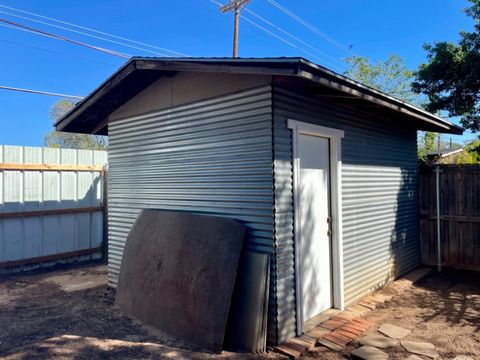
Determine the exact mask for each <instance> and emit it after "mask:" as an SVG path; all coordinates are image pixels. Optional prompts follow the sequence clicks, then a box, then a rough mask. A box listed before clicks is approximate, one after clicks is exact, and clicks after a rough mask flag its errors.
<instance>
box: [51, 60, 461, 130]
mask: <svg viewBox="0 0 480 360" xmlns="http://www.w3.org/2000/svg"><path fill="white" fill-rule="evenodd" d="M181 71H190V72H214V73H237V74H258V75H269V76H283V77H286V78H287V79H292V81H294V79H298V78H300V79H303V80H305V81H308V82H310V83H312V85H317V86H321V87H326V88H329V89H332V90H334V91H337V92H341V93H344V94H345V95H346V96H345V98H350V99H356V100H362V101H365V102H368V103H373V104H375V106H378V107H379V108H383V109H387V110H389V111H392V112H395V113H398V114H401V115H403V116H406V117H408V118H411V119H412V120H415V121H416V124H418V126H417V129H422V130H432V131H438V132H448V133H453V134H462V132H463V129H462V128H461V127H459V126H457V125H455V124H453V123H451V122H449V121H447V120H445V119H442V118H440V117H438V116H436V115H434V114H431V113H429V112H427V111H425V110H423V109H420V108H417V107H415V106H413V105H411V104H409V103H406V102H404V101H401V100H399V99H396V98H395V97H392V96H390V95H387V94H384V93H382V92H380V91H378V90H375V89H373V88H371V87H368V86H366V85H363V84H361V83H359V82H357V81H354V80H351V79H349V78H347V77H345V76H343V75H340V74H338V73H335V72H334V71H331V70H329V69H327V68H325V67H322V66H319V65H316V64H314V63H312V62H310V61H308V60H305V59H303V58H299V57H295V58H237V59H232V58H148V57H147V58H146V57H133V58H131V59H130V60H129V61H128V62H127V63H126V64H125V65H123V66H122V67H121V68H120V69H119V70H118V71H117V72H115V73H114V74H113V75H112V76H111V77H110V78H108V79H107V80H106V81H105V82H104V83H103V84H101V85H100V86H99V87H98V88H97V89H96V90H94V91H93V92H92V93H91V94H90V95H88V96H87V97H85V98H84V99H82V100H81V101H80V102H79V103H78V104H77V105H76V106H75V107H74V108H73V109H72V110H71V111H70V112H68V113H67V114H66V115H65V116H63V117H62V118H61V119H59V120H58V121H57V123H56V124H55V126H56V129H57V130H58V131H67V132H79V133H91V134H102V135H106V134H107V133H108V125H107V118H108V115H109V114H110V113H112V112H113V111H115V110H116V109H117V108H119V107H120V106H122V105H123V104H124V103H126V102H127V101H128V100H130V99H131V98H133V97H134V96H135V95H137V94H138V93H140V92H141V91H143V90H144V89H145V88H147V87H148V86H149V85H151V84H152V83H153V82H155V81H156V80H158V79H159V78H161V77H172V76H174V75H175V74H176V73H178V72H181Z"/></svg>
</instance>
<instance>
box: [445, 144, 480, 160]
mask: <svg viewBox="0 0 480 360" xmlns="http://www.w3.org/2000/svg"><path fill="white" fill-rule="evenodd" d="M439 162H440V163H441V164H457V165H462V164H478V163H480V140H475V141H472V142H471V143H469V144H467V145H466V146H465V148H464V151H462V152H459V153H457V154H453V155H452V156H449V157H446V158H444V159H441V160H440V161H439Z"/></svg>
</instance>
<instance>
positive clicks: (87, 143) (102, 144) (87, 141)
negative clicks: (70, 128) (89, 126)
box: [44, 100, 108, 150]
mask: <svg viewBox="0 0 480 360" xmlns="http://www.w3.org/2000/svg"><path fill="white" fill-rule="evenodd" d="M74 106H75V103H74V102H72V101H70V100H60V101H58V102H56V103H55V104H53V106H52V107H51V108H50V113H49V117H50V119H51V120H52V121H53V122H54V123H55V122H56V121H57V120H58V119H60V118H61V117H62V116H63V115H65V114H66V113H67V112H68V111H70V110H71V109H72V108H73V107H74ZM44 143H45V145H46V146H48V147H54V148H66V149H86V150H107V147H108V138H107V137H106V136H99V135H88V134H75V133H67V132H61V131H52V132H49V133H48V134H47V135H45V138H44Z"/></svg>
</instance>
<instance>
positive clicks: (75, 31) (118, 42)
mask: <svg viewBox="0 0 480 360" xmlns="http://www.w3.org/2000/svg"><path fill="white" fill-rule="evenodd" d="M0 13H2V14H6V15H10V16H14V17H17V18H20V19H24V20H28V21H32V22H35V23H38V24H43V25H47V26H51V27H54V28H57V29H62V30H66V31H70V32H73V33H76V34H80V35H85V36H88V37H91V38H95V39H98V40H103V41H107V42H111V43H114V44H117V45H122V46H126V47H129V48H132V49H136V50H141V51H145V52H148V53H151V54H155V55H157V56H158V55H160V56H169V55H167V54H164V53H159V52H158V51H152V50H148V49H144V48H141V47H138V46H134V45H130V44H126V43H122V42H120V41H115V40H111V39H107V38H104V37H101V36H97V35H92V34H88V33H86V32H83V31H78V30H73V29H69V28H67V27H64V26H59V25H55V24H50V23H48V22H45V21H41V20H36V19H32V18H29V17H27V16H22V15H17V14H12V13H10V12H7V11H2V10H0Z"/></svg>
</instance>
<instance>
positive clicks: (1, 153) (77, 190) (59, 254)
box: [0, 146, 107, 273]
mask: <svg viewBox="0 0 480 360" xmlns="http://www.w3.org/2000/svg"><path fill="white" fill-rule="evenodd" d="M106 161H107V153H106V152H105V151H92V150H71V149H53V148H36V147H21V146H0V273H2V272H9V271H12V269H14V270H15V271H18V270H19V269H23V270H25V269H30V268H32V267H34V266H39V265H38V264H43V265H42V266H45V265H49V264H53V263H56V262H57V261H59V260H61V259H67V258H70V259H71V258H78V257H80V258H81V259H91V258H100V257H101V246H102V241H103V231H104V224H103V218H104V217H103V212H102V208H103V186H104V184H103V169H104V165H105V164H106Z"/></svg>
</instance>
